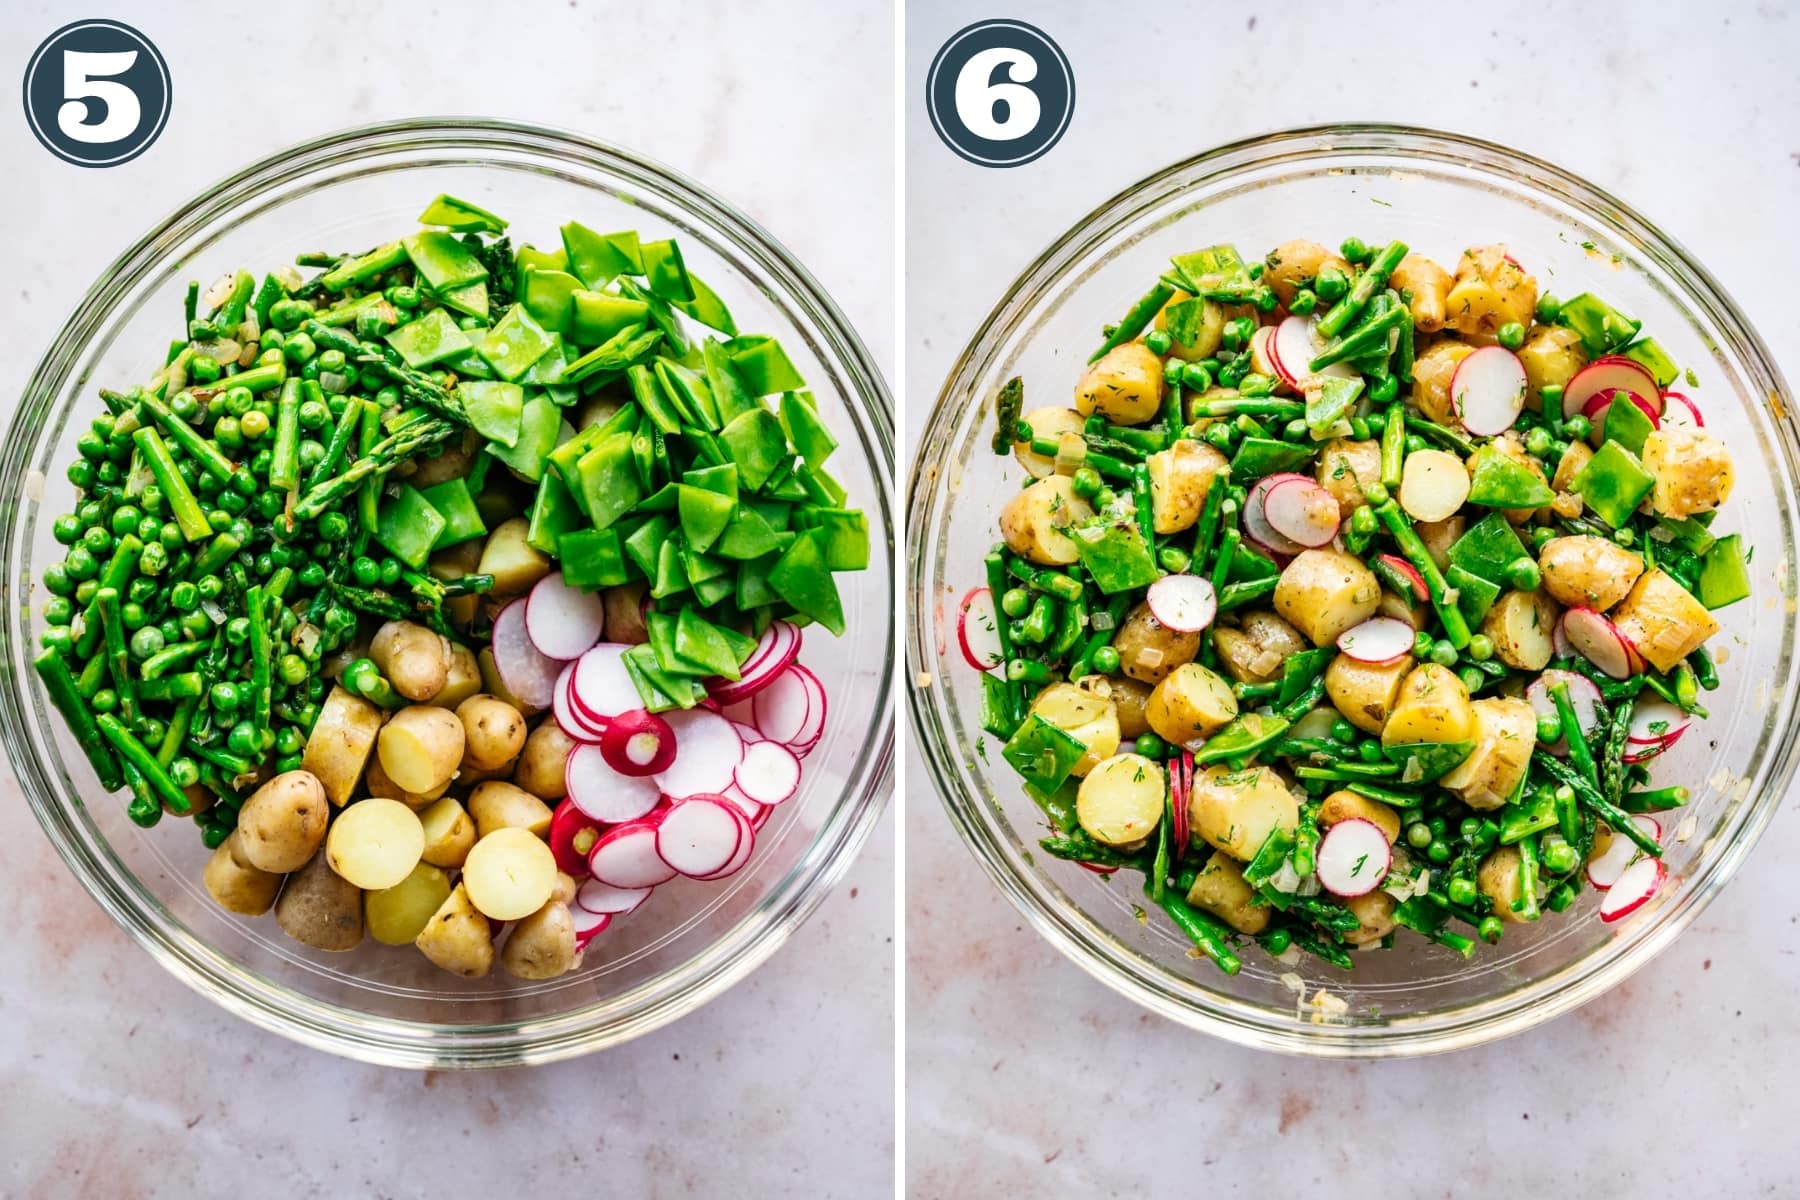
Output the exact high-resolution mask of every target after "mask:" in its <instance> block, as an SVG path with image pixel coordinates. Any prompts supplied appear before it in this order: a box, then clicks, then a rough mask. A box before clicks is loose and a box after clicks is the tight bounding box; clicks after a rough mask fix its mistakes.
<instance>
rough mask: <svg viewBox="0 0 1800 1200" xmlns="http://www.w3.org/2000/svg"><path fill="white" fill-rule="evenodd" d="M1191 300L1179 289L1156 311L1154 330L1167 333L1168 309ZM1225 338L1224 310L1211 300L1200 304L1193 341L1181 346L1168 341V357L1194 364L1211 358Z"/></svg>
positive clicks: (1190, 297) (1174, 341)
mask: <svg viewBox="0 0 1800 1200" xmlns="http://www.w3.org/2000/svg"><path fill="white" fill-rule="evenodd" d="M1191 299H1193V297H1192V296H1190V295H1188V294H1187V293H1186V292H1184V291H1181V290H1179V289H1177V290H1176V292H1175V294H1174V295H1173V296H1170V297H1169V301H1168V303H1167V304H1164V305H1163V306H1162V307H1161V308H1159V309H1157V310H1156V323H1155V325H1154V328H1156V329H1160V330H1162V331H1163V332H1164V333H1168V332H1169V307H1170V305H1175V304H1181V303H1183V302H1185V301H1188V300H1191ZM1224 336H1225V309H1224V308H1223V307H1221V306H1220V305H1217V304H1214V303H1213V302H1212V301H1211V300H1202V301H1201V302H1200V324H1199V326H1198V328H1196V329H1195V331H1194V340H1193V342H1192V343H1190V344H1188V345H1185V346H1184V345H1182V344H1181V343H1180V342H1178V341H1176V340H1175V339H1174V338H1173V337H1171V338H1170V339H1169V357H1171V358H1179V359H1181V360H1182V361H1183V362H1196V361H1198V360H1200V359H1202V358H1211V357H1212V354H1213V351H1215V350H1217V349H1218V348H1219V342H1220V341H1221V340H1223V338H1224Z"/></svg>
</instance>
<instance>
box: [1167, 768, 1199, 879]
mask: <svg viewBox="0 0 1800 1200" xmlns="http://www.w3.org/2000/svg"><path fill="white" fill-rule="evenodd" d="M1173 777H1174V780H1175V786H1174V789H1173V794H1172V795H1171V796H1170V798H1169V808H1170V809H1171V810H1172V812H1171V817H1172V820H1171V821H1170V829H1169V832H1170V833H1171V834H1172V835H1173V836H1174V838H1175V857H1176V858H1180V857H1181V856H1182V855H1183V854H1186V853H1187V850H1188V836H1189V835H1188V797H1189V796H1191V795H1192V794H1193V791H1194V753H1193V751H1191V750H1183V751H1182V752H1181V754H1180V755H1179V756H1178V757H1177V758H1176V759H1175V770H1174V774H1173Z"/></svg>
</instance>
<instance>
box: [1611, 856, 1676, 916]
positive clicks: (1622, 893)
mask: <svg viewBox="0 0 1800 1200" xmlns="http://www.w3.org/2000/svg"><path fill="white" fill-rule="evenodd" d="M1668 877H1669V869H1668V868H1667V867H1665V866H1663V864H1662V859H1660V858H1640V859H1638V860H1637V861H1636V862H1634V863H1632V864H1631V865H1630V866H1629V867H1626V868H1625V873H1624V874H1623V875H1620V876H1619V881H1618V882H1617V883H1615V884H1613V885H1612V888H1611V889H1610V890H1609V891H1608V892H1607V893H1606V898H1605V899H1604V900H1602V901H1600V919H1601V920H1602V921H1605V922H1607V923H1608V924H1611V923H1612V922H1614V921H1623V920H1624V919H1625V918H1626V917H1629V916H1630V915H1631V914H1632V913H1634V912H1636V911H1637V910H1638V909H1640V908H1642V907H1644V905H1645V904H1647V903H1649V901H1650V897H1652V896H1654V895H1656V893H1657V890H1658V889H1660V888H1661V887H1662V885H1663V880H1665V879H1667V878H1668Z"/></svg>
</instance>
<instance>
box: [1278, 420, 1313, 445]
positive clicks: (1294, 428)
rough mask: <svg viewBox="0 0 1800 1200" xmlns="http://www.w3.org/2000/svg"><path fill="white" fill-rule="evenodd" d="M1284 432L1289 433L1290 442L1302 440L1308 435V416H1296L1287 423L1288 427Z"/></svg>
mask: <svg viewBox="0 0 1800 1200" xmlns="http://www.w3.org/2000/svg"><path fill="white" fill-rule="evenodd" d="M1282 432H1283V433H1285V434H1286V435H1287V440H1288V441H1290V442H1298V441H1301V440H1302V439H1304V438H1306V437H1307V436H1308V433H1307V427H1306V418H1304V417H1295V418H1294V419H1293V420H1291V421H1289V422H1288V423H1287V426H1286V428H1285V429H1284V430H1283V431H1282Z"/></svg>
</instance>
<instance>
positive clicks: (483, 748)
mask: <svg viewBox="0 0 1800 1200" xmlns="http://www.w3.org/2000/svg"><path fill="white" fill-rule="evenodd" d="M456 719H457V720H459V721H461V722H462V727H463V757H462V765H463V766H465V767H469V768H472V769H474V770H477V771H497V770H499V769H500V768H501V767H505V766H508V765H510V764H511V763H512V761H513V759H515V758H517V757H518V756H519V751H521V750H523V749H524V748H525V718H524V717H523V716H521V715H520V714H519V710H518V709H516V708H514V707H513V706H512V705H510V704H508V703H507V702H506V701H504V700H502V699H500V698H499V697H497V696H490V695H488V694H487V693H485V692H478V693H477V694H475V695H473V696H470V697H469V698H468V699H467V700H464V701H463V702H462V703H461V704H459V705H457V706H456Z"/></svg>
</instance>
